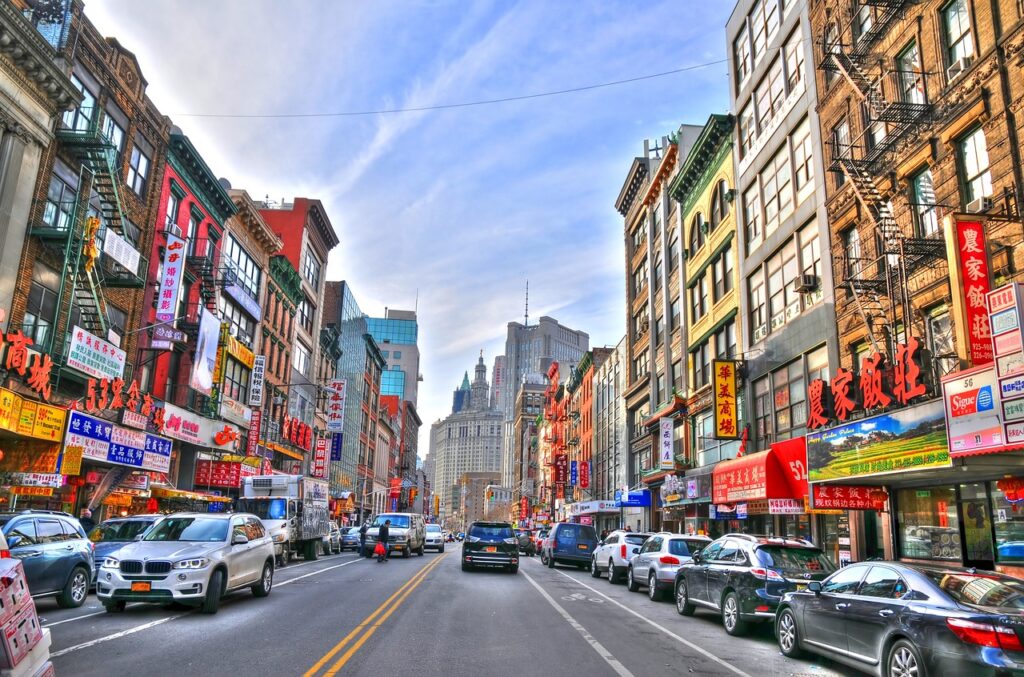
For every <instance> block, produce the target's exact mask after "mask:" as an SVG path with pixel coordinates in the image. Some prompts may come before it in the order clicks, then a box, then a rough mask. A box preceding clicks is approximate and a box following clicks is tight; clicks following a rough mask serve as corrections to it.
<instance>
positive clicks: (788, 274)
mask: <svg viewBox="0 0 1024 677" xmlns="http://www.w3.org/2000/svg"><path fill="white" fill-rule="evenodd" d="M766 268H767V273H768V275H767V279H768V312H769V314H770V317H771V325H770V327H769V331H776V330H777V329H779V328H781V327H782V326H783V325H784V324H786V322H789V321H790V320H792V319H793V318H795V317H796V316H797V315H799V314H800V310H801V308H800V296H799V294H797V293H796V288H795V285H796V282H797V271H798V270H799V268H798V264H797V260H796V243H795V242H794V241H793V240H790V241H789V242H787V243H786V244H785V246H784V247H783V248H782V249H781V250H779V252H778V253H776V254H775V255H774V256H772V257H771V258H770V259H768V261H767V262H766Z"/></svg>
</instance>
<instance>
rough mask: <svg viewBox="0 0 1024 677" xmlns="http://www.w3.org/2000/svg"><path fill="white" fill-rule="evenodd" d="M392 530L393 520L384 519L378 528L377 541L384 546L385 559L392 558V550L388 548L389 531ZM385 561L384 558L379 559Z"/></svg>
mask: <svg viewBox="0 0 1024 677" xmlns="http://www.w3.org/2000/svg"><path fill="white" fill-rule="evenodd" d="M390 531H391V520H384V524H382V525H381V527H380V529H378V530H377V543H380V544H381V545H383V546H384V557H383V559H384V560H386V559H391V551H390V549H389V548H388V532H390ZM378 561H383V560H378Z"/></svg>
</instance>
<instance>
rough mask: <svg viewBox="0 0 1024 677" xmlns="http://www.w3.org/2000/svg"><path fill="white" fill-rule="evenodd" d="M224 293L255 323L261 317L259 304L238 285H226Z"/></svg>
mask: <svg viewBox="0 0 1024 677" xmlns="http://www.w3.org/2000/svg"><path fill="white" fill-rule="evenodd" d="M224 293H225V294H227V295H228V296H230V297H231V298H232V299H234V300H235V302H236V303H237V304H238V305H240V306H242V308H243V309H244V310H245V312H247V313H249V314H250V315H252V316H253V318H255V320H256V321H257V322H259V321H260V318H261V317H263V311H262V309H261V308H260V302H259V301H257V300H256V299H254V298H253V297H252V296H250V295H249V292H248V291H246V290H245V289H244V288H243V287H242V286H241V285H240V284H237V283H232V284H229V285H227V286H226V287H224Z"/></svg>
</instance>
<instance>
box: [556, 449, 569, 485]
mask: <svg viewBox="0 0 1024 677" xmlns="http://www.w3.org/2000/svg"><path fill="white" fill-rule="evenodd" d="M568 477H569V457H568V456H566V455H565V454H558V455H557V456H555V483H556V484H565V482H566V481H567V480H568Z"/></svg>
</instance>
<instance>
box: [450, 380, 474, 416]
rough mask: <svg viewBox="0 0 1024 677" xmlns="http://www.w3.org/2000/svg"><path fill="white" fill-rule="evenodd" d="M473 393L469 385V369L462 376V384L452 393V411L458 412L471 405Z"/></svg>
mask: <svg viewBox="0 0 1024 677" xmlns="http://www.w3.org/2000/svg"><path fill="white" fill-rule="evenodd" d="M471 393H472V389H471V388H470V386H469V372H468V371H467V372H466V373H465V374H463V376H462V385H461V386H459V387H458V389H456V391H455V392H454V393H452V413H453V414H457V413H459V412H460V411H462V410H463V409H465V408H467V407H469V396H470V394H471Z"/></svg>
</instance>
